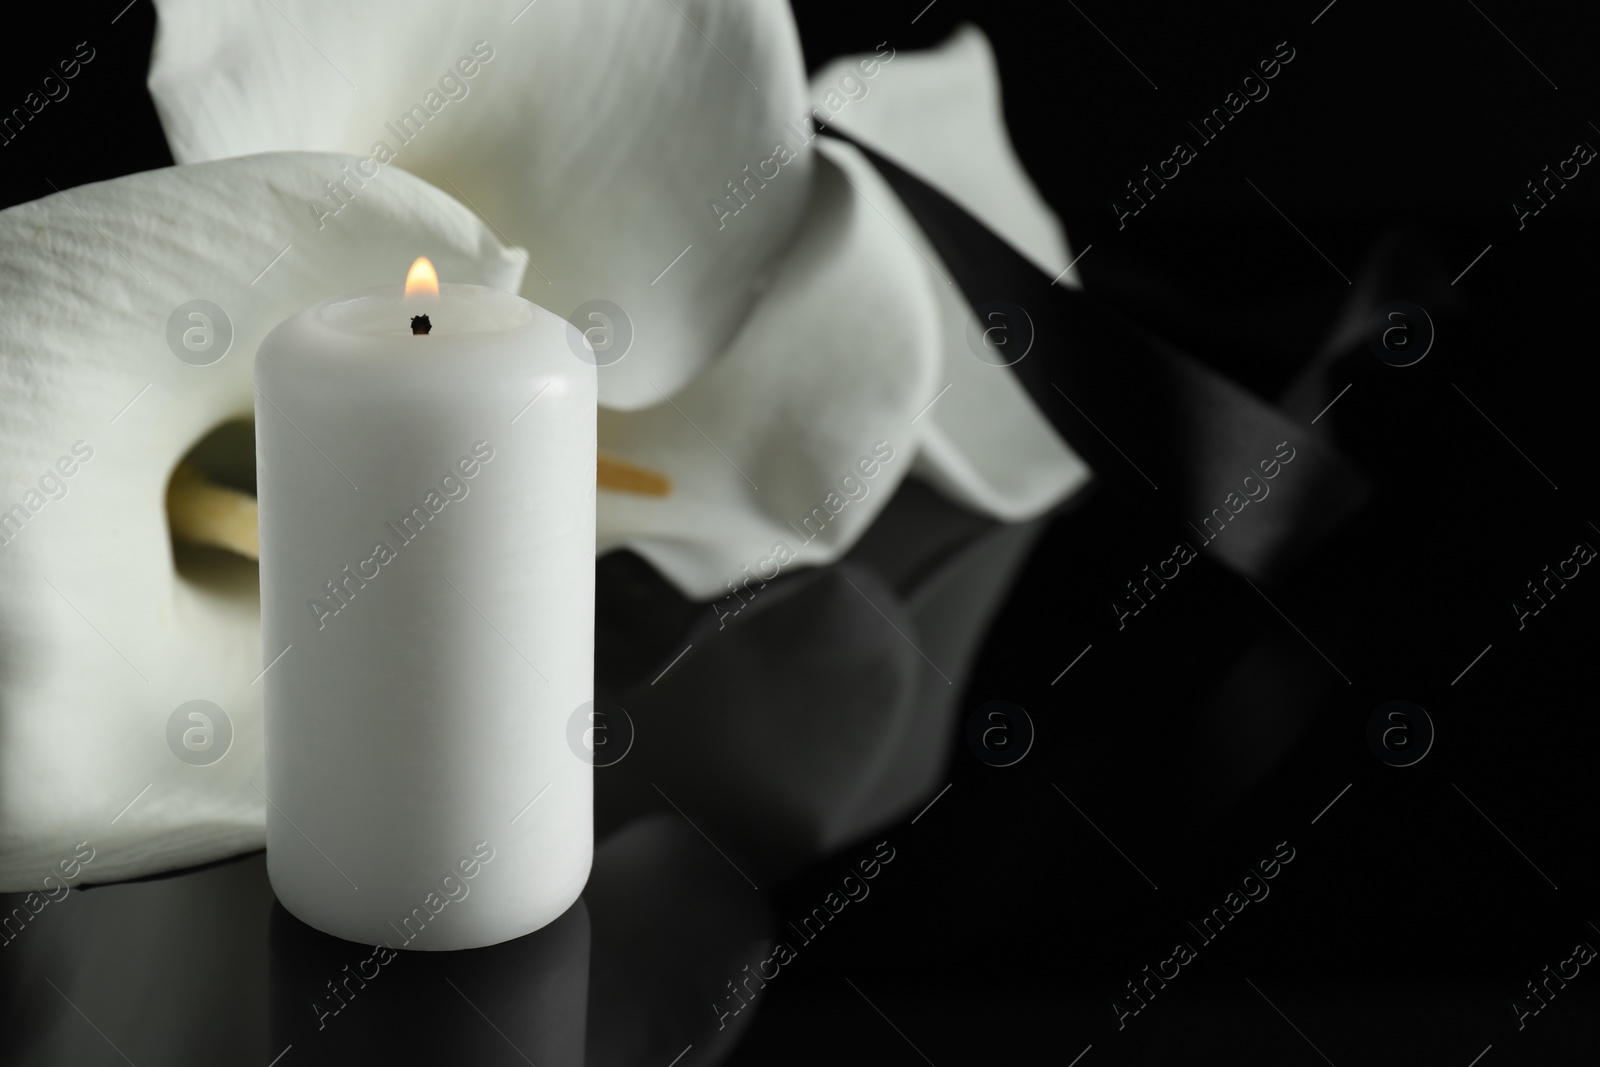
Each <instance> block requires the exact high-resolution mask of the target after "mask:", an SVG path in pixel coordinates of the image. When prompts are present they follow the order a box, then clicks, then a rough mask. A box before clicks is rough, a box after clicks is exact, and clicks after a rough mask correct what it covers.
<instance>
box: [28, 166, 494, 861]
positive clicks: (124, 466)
mask: <svg viewBox="0 0 1600 1067" xmlns="http://www.w3.org/2000/svg"><path fill="white" fill-rule="evenodd" d="M345 162H347V160H346V159H345V158H341V157H336V156H329V155H310V154H293V155H269V156H255V157H250V158H245V159H236V160H227V161H224V162H218V163H207V164H201V165H196V166H188V167H176V168H170V169H166V170H159V171H152V172H149V173H145V174H136V175H133V176H130V177H126V178H119V179H117V180H115V181H109V182H101V183H99V184H95V185H88V186H83V187H82V188H78V189H72V190H68V191H67V192H65V193H61V194H57V195H53V196H49V197H46V198H45V199H43V200H39V201H35V202H33V203H30V204H24V205H21V206H18V207H13V208H10V209H9V210H6V211H4V212H0V306H4V307H5V309H6V314H5V316H4V317H3V318H0V509H4V512H5V515H9V516H10V517H11V518H12V521H13V523H14V524H15V525H16V526H19V527H20V528H8V529H7V531H6V540H7V542H8V543H6V544H5V545H4V547H0V648H4V649H5V669H4V671H0V889H7V890H10V889H36V888H39V882H40V879H41V878H42V876H43V875H44V874H45V873H46V872H48V871H49V870H51V869H53V868H55V867H56V866H57V865H58V864H59V863H60V862H61V861H63V860H70V859H71V858H72V854H73V847H74V845H76V844H77V843H78V842H80V841H87V842H89V844H90V846H91V847H92V848H93V849H95V858H94V859H93V861H92V862H91V863H90V864H89V865H88V866H87V867H85V868H84V873H83V874H82V876H81V877H82V879H83V880H87V881H91V882H97V881H107V880H111V879H114V878H122V877H128V876H131V875H137V874H144V873H148V872H151V871H157V870H163V869H167V868H170V867H173V866H178V865H182V864H186V863H194V862H199V861H203V860H207V859H212V858H216V857H218V856H222V855H227V854H229V853H232V852H237V851H241V850H244V849H248V848H255V847H259V846H260V845H261V844H262V843H263V840H264V832H263V826H264V811H263V809H264V807H265V800H264V798H263V797H262V795H261V793H259V792H257V789H258V788H265V785H266V783H265V781H264V779H263V777H262V760H261V755H262V754H261V686H259V685H253V684H252V682H253V680H254V679H255V678H256V677H257V675H258V674H259V672H260V671H261V670H262V667H263V666H264V664H263V659H262V649H261V637H260V623H259V610H258V595H257V586H256V575H255V568H254V567H253V566H250V565H248V564H245V563H243V562H240V563H238V565H237V566H236V567H234V568H232V569H227V568H223V569H222V570H220V571H218V572H217V573H215V574H212V575H211V576H210V577H209V579H208V580H206V581H194V580H191V578H190V577H185V576H182V575H179V574H178V573H177V572H176V571H175V569H174V560H173V554H172V549H171V545H170V542H169V538H168V533H167V522H166V514H165V511H164V508H163V494H164V491H165V488H166V482H167V478H168V476H169V475H170V474H171V472H172V468H173V466H174V465H175V464H176V463H177V461H178V459H179V458H180V457H181V456H182V455H183V454H184V453H185V452H186V451H187V450H188V449H189V448H190V446H191V445H193V444H194V443H195V441H196V440H198V439H199V438H200V437H202V436H203V435H205V434H206V433H207V432H208V431H209V430H211V429H212V428H214V427H215V426H217V425H218V424H219V423H222V422H225V421H227V420H230V419H237V418H249V417H250V415H251V412H252V391H251V381H250V373H251V365H252V362H253V358H254V355H255V350H256V346H257V344H258V343H259V342H260V340H261V338H262V336H263V335H265V333H266V332H267V331H268V330H269V329H271V328H272V327H273V326H274V325H276V324H277V323H278V322H279V321H280V320H282V319H283V318H285V317H287V316H288V315H290V314H292V313H294V312H296V311H298V310H300V309H301V308H304V307H306V306H307V305H309V304H312V303H314V302H316V301H317V300H320V299H322V298H324V297H327V296H330V295H333V294H335V293H338V292H341V291H345V290H351V289H357V288H362V287H365V286H369V285H377V284H381V283H384V282H394V281H396V280H398V279H400V278H402V277H403V276H404V273H405V269H406V267H407V265H408V264H409V263H410V261H411V259H412V258H413V257H414V256H415V255H417V253H419V252H424V253H426V254H428V255H429V256H431V257H432V258H433V260H434V262H435V263H436V264H437V265H438V267H439V269H440V271H441V273H444V274H445V275H446V276H447V277H454V278H458V279H460V280H462V281H475V282H478V283H481V284H485V285H491V286H495V287H497V288H502V289H515V288H516V287H517V286H518V285H519V284H520V282H521V271H522V266H523V264H522V260H521V259H520V257H517V256H514V255H512V254H511V253H509V252H507V251H505V250H504V249H503V248H502V247H501V245H500V243H499V241H498V240H497V239H496V238H495V236H494V234H493V233H492V232H491V231H490V230H489V229H488V228H487V227H486V226H484V225H483V224H482V223H481V222H480V221H479V220H478V219H476V218H475V217H474V216H473V215H472V214H471V212H469V211H468V210H467V209H466V208H464V207H462V206H461V205H459V204H457V203H456V202H455V201H454V200H452V199H451V198H450V197H448V196H446V195H445V194H443V193H440V192H439V191H438V190H436V189H433V188H431V187H429V186H427V185H426V184H424V183H423V182H421V181H419V180H417V179H415V178H413V177H411V176H409V175H406V174H394V175H389V176H386V177H385V178H384V179H383V180H382V181H381V182H377V183H372V184H369V185H368V187H367V188H366V189H365V190H363V191H362V193H361V196H360V197H359V198H358V199H357V200H356V202H355V203H354V204H353V206H351V207H350V208H348V209H347V213H346V214H344V215H342V216H341V217H340V219H339V225H338V226H337V227H335V226H333V225H329V226H328V227H327V228H326V229H324V230H321V231H319V230H318V229H317V227H316V224H315V222H314V221H313V219H312V217H311V215H310V213H309V212H307V211H306V210H305V204H304V190H306V189H307V188H310V187H314V185H315V183H316V182H317V181H318V180H320V178H321V176H322V175H325V174H330V173H334V172H336V171H337V170H338V168H339V167H340V165H341V164H343V163H345ZM197 298H198V299H206V300H210V301H212V302H214V303H215V304H217V305H219V306H220V307H221V308H222V309H223V310H224V312H225V314H226V316H227V318H228V319H229V320H231V324H232V331H233V338H232V345H231V348H230V349H229V350H228V352H227V354H226V355H225V356H224V357H223V358H222V359H221V360H220V361H219V362H217V363H214V364H212V365H210V366H204V367H200V366H192V365H190V364H189V363H186V362H182V361H180V360H179V359H178V358H177V357H176V356H175V355H174V353H173V351H171V350H169V348H168V343H167V339H166V331H167V323H168V317H169V315H171V313H172V312H174V310H175V309H177V308H178V307H179V305H181V304H184V303H186V302H187V301H190V300H193V299H197ZM77 442H82V445H80V447H79V457H78V459H77V460H74V461H73V462H72V463H68V464H64V465H63V466H62V468H61V469H62V470H65V469H67V468H68V467H70V468H71V469H72V471H73V473H72V474H71V476H62V475H59V474H55V465H56V463H57V461H58V459H60V457H63V456H67V457H71V456H72V449H73V446H74V444H75V443H77ZM88 450H92V453H93V454H92V458H89V459H88V460H87V461H86V462H84V461H81V460H82V453H83V452H85V451H88ZM46 476H51V478H50V480H49V481H48V482H47V483H46V485H47V487H49V488H50V489H51V491H52V492H55V490H54V487H55V486H56V485H58V484H59V485H63V486H65V495H64V496H60V498H59V499H53V500H46V499H45V497H44V495H43V494H42V493H40V492H39V491H40V488H41V485H40V483H41V479H44V478H46ZM30 493H35V494H37V495H38V496H39V499H40V500H41V501H45V502H43V503H42V505H41V506H39V507H38V508H37V509H36V510H30V509H29V501H30V499H31V498H30V496H29V494H30ZM57 495H59V493H58V494H57ZM14 504H19V505H21V506H22V507H23V509H24V511H23V513H22V515H21V516H18V515H17V514H16V513H15V512H12V511H11V510H10V509H11V508H12V505H14ZM3 518H4V516H3V515H0V521H3ZM274 652H276V650H274ZM293 654H294V653H293V652H292V651H291V652H290V653H289V655H293ZM194 699H204V700H208V701H211V702H213V703H215V704H216V705H218V706H219V707H221V708H222V709H223V711H224V712H225V713H226V715H227V716H228V718H229V719H230V720H231V722H232V726H233V730H234V739H233V745H232V748H231V750H229V751H228V752H227V754H226V755H224V756H223V757H222V759H221V760H220V761H218V762H216V763H215V764H213V765H211V766H207V767H195V766H190V765H189V764H186V763H183V762H180V761H179V760H178V759H177V757H176V756H175V755H174V754H173V752H172V751H170V750H169V749H168V745H167V740H166V728H167V722H168V718H169V716H171V714H172V712H173V711H174V710H175V709H176V708H177V707H178V706H179V705H180V704H183V703H186V702H187V701H190V700H194ZM130 802H131V805H130ZM124 807H126V809H127V810H125V811H124V810H122V809H124Z"/></svg>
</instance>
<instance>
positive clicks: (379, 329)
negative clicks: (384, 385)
mask: <svg viewBox="0 0 1600 1067" xmlns="http://www.w3.org/2000/svg"><path fill="white" fill-rule="evenodd" d="M439 290H440V291H439V295H438V296H432V295H422V294H417V295H412V296H410V297H407V296H405V295H404V287H403V286H401V285H380V286H378V287H376V288H373V289H366V290H363V291H361V292H358V293H351V294H348V295H345V296H339V297H335V298H333V299H332V300H329V301H327V302H326V303H324V304H322V305H320V306H319V307H318V308H317V309H316V311H315V315H316V318H317V320H318V321H319V322H320V323H321V324H322V325H323V326H325V327H327V328H328V329H331V330H334V331H336V332H339V333H348V334H355V335H360V336H363V337H389V336H393V337H397V338H398V337H407V338H409V337H416V339H417V341H418V343H424V342H425V341H426V340H427V339H429V338H438V337H461V336H468V335H473V334H492V333H503V332H506V331H510V330H516V329H518V328H519V327H523V326H526V325H527V324H528V323H529V322H531V321H533V315H534V310H533V307H534V306H533V305H532V304H530V303H529V302H528V301H526V300H524V299H523V298H522V297H520V296H517V295H516V294H515V293H507V292H502V291H501V290H499V289H490V288H488V287H486V286H482V285H464V284H459V283H447V284H444V285H441V286H440V287H439ZM417 315H426V316H428V320H429V322H430V324H431V329H430V330H429V332H428V333H427V334H423V335H416V334H413V333H412V328H411V320H412V318H413V317H414V316H417Z"/></svg>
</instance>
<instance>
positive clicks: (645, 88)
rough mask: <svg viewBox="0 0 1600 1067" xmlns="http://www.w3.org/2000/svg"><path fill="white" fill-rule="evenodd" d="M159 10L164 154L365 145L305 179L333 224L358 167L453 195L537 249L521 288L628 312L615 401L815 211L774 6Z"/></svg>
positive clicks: (794, 57) (715, 329) (735, 302)
mask: <svg viewBox="0 0 1600 1067" xmlns="http://www.w3.org/2000/svg"><path fill="white" fill-rule="evenodd" d="M156 6H157V10H158V13H159V18H160V23H159V28H158V32H157V37H156V43H155V49H154V55H153V57H152V63H151V70H150V91H151V94H152V95H153V97H154V98H155V103H156V108H157V111H158V113H159V114H160V116H161V121H162V125H163V127H164V128H165V130H166V133H167V138H168V141H169V143H170V145H171V147H172V153H173V156H174V158H175V159H177V160H178V161H179V162H196V161H200V160H207V159H217V158H222V157H226V156H234V155H241V154H244V153H249V152H263V151H278V150H285V151H286V150H294V149H311V150H317V151H335V152H351V153H356V154H358V155H360V156H362V157H364V158H365V159H366V160H369V161H370V162H367V163H363V164H359V165H357V166H356V167H354V168H352V169H353V170H355V171H356V172H357V173H356V176H355V177H354V178H353V179H352V178H350V177H349V176H348V175H347V174H346V173H344V172H341V171H339V170H338V169H335V170H334V171H331V172H329V173H327V174H324V175H318V176H316V178H315V180H313V181H312V182H310V183H308V185H307V186H306V188H305V189H304V190H303V192H301V193H300V194H299V195H300V197H301V200H300V210H301V211H303V212H305V213H306V214H307V217H312V215H313V214H315V215H316V216H317V217H318V219H319V221H320V223H321V225H323V226H325V227H326V228H328V229H337V228H340V227H342V226H343V225H344V214H343V211H342V210H338V211H337V212H336V213H333V214H331V216H330V215H329V214H328V213H331V212H335V209H339V208H341V205H342V204H343V203H347V202H354V201H355V200H356V199H358V198H360V197H361V196H364V195H365V187H366V186H365V184H364V183H370V182H371V180H372V179H371V178H365V177H364V176H365V175H368V174H372V173H377V174H379V175H386V174H387V173H388V172H390V171H392V170H394V169H396V168H403V169H405V170H407V171H410V172H411V173H413V174H416V175H419V176H421V177H423V178H426V179H427V180H428V181H430V182H432V183H433V184H434V185H436V186H438V187H439V188H441V189H443V190H445V191H446V192H451V193H453V194H454V195H456V196H457V197H458V198H460V199H462V200H464V201H466V202H468V203H469V204H471V205H472V206H473V207H474V209H476V210H477V211H479V212H480V213H481V214H482V215H483V217H484V218H485V219H487V220H489V221H490V222H491V223H492V224H493V225H494V226H495V227H496V228H497V230H498V231H499V232H500V233H501V234H502V235H504V237H505V239H506V242H507V243H508V244H514V245H517V246H520V247H522V248H524V249H526V250H527V256H528V260H529V265H530V267H531V268H532V269H530V270H529V271H528V273H527V276H526V279H525V281H524V285H523V289H522V294H523V295H524V296H526V297H527V298H528V299H530V300H533V301H535V302H536V303H539V304H542V305H544V306H545V307H548V308H550V309H551V310H553V311H555V312H556V313H557V314H559V315H562V316H569V315H571V314H572V313H573V312H575V311H576V310H577V309H578V308H579V306H580V305H582V304H584V303H586V302H588V301H591V300H607V301H610V302H611V303H613V304H615V305H618V306H620V307H621V308H622V309H624V311H625V312H626V314H627V315H628V316H629V318H630V319H631V321H632V327H633V330H634V334H635V340H634V342H633V345H632V349H631V351H630V352H629V353H628V355H627V356H626V358H624V359H623V360H622V361H620V362H618V363H615V364H613V365H610V366H607V367H605V368H603V369H602V373H601V375H600V398H601V402H602V403H603V404H606V405H609V406H612V407H617V408H624V409H631V408H640V407H647V406H650V405H653V404H658V403H660V401H661V396H662V394H663V393H665V394H666V395H672V394H674V393H676V392H677V391H678V389H679V388H680V387H682V385H683V384H684V383H685V382H686V381H687V380H688V379H689V378H690V377H691V376H692V375H693V374H694V373H695V372H696V371H697V370H698V369H699V368H700V367H702V366H703V365H704V364H706V363H707V362H708V361H710V360H711V359H712V358H714V357H715V355H716V354H717V352H719V351H720V350H721V348H722V347H723V345H724V344H725V343H726V342H727V340H728V339H729V338H730V337H731V336H732V335H733V333H734V332H735V330H737V329H738V327H739V324H740V322H741V320H742V319H743V318H744V316H745V314H746V312H747V311H748V309H749V305H750V302H751V300H752V298H753V297H754V295H755V293H756V292H757V291H758V289H759V288H760V285H761V283H762V276H763V274H764V273H765V271H766V269H767V267H768V266H769V264H770V262H771V260H772V259H773V257H774V256H775V255H776V254H777V253H778V252H779V251H780V250H781V249H782V247H783V246H784V244H785V243H786V242H787V240H788V239H789V236H790V234H791V233H792V231H793V229H794V226H795V224H796V222H797V221H798V219H799V218H800V215H801V213H802V211H803V210H804V208H805V204H806V200H807V195H808V191H809V185H810V180H809V176H810V169H811V166H812V162H811V154H810V153H808V152H799V151H795V152H794V153H793V158H791V159H788V160H787V161H786V162H785V161H784V158H783V153H780V152H777V151H775V150H776V149H777V147H778V145H779V144H780V143H781V142H786V143H787V144H788V145H790V146H791V148H792V149H798V147H799V145H798V139H797V137H796V134H795V133H794V131H793V130H791V129H790V128H789V127H788V126H787V125H786V124H787V123H789V122H790V121H794V122H796V123H798V122H799V121H800V119H801V117H802V115H803V114H804V110H805V82H804V71H803V67H802V65H801V57H800V48H799V42H798V39H797V36H796V32H795V28H794V22H793V18H792V16H791V14H790V12H789V9H788V5H787V3H786V2H785V0H671V2H664V0H607V2H606V3H592V2H590V0H538V2H537V3H536V4H534V3H527V4H524V2H523V0H502V2H498V3H494V2H489V0H461V2H455V3H451V4H448V5H441V4H436V3H426V2H423V0H404V2H395V0H386V2H382V3H380V2H378V0H366V2H363V3H339V4H332V3H327V2H325V0H276V2H274V3H273V4H270V5H266V6H255V5H243V6H241V5H236V4H222V5H219V4H214V3H211V2H209V0H159V2H158V3H157V5H156ZM380 146H382V147H381V148H380ZM389 156H392V163H385V162H384V159H385V157H389ZM762 173H765V174H766V176H767V177H766V178H765V179H763V178H762V177H761V174H762ZM774 175H776V176H774ZM377 180H378V181H383V180H384V179H383V178H382V177H380V178H378V179H377ZM323 181H328V182H331V183H335V184H333V185H330V186H328V187H326V188H325V187H324V186H323V185H322V182H323ZM730 183H737V185H736V186H735V185H731V184H730ZM733 189H737V190H738V191H739V195H740V196H742V197H744V198H745V199H748V200H749V204H748V206H747V207H745V208H744V209H743V210H740V211H739V213H738V215H737V217H730V212H729V209H728V208H727V207H723V208H722V209H720V210H718V209H716V208H714V207H713V206H712V204H713V203H715V202H719V201H726V202H727V203H729V204H731V205H733V206H734V207H738V205H739V204H740V203H741V202H742V201H741V200H740V199H735V195H734V192H731V191H730V190H733Z"/></svg>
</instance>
